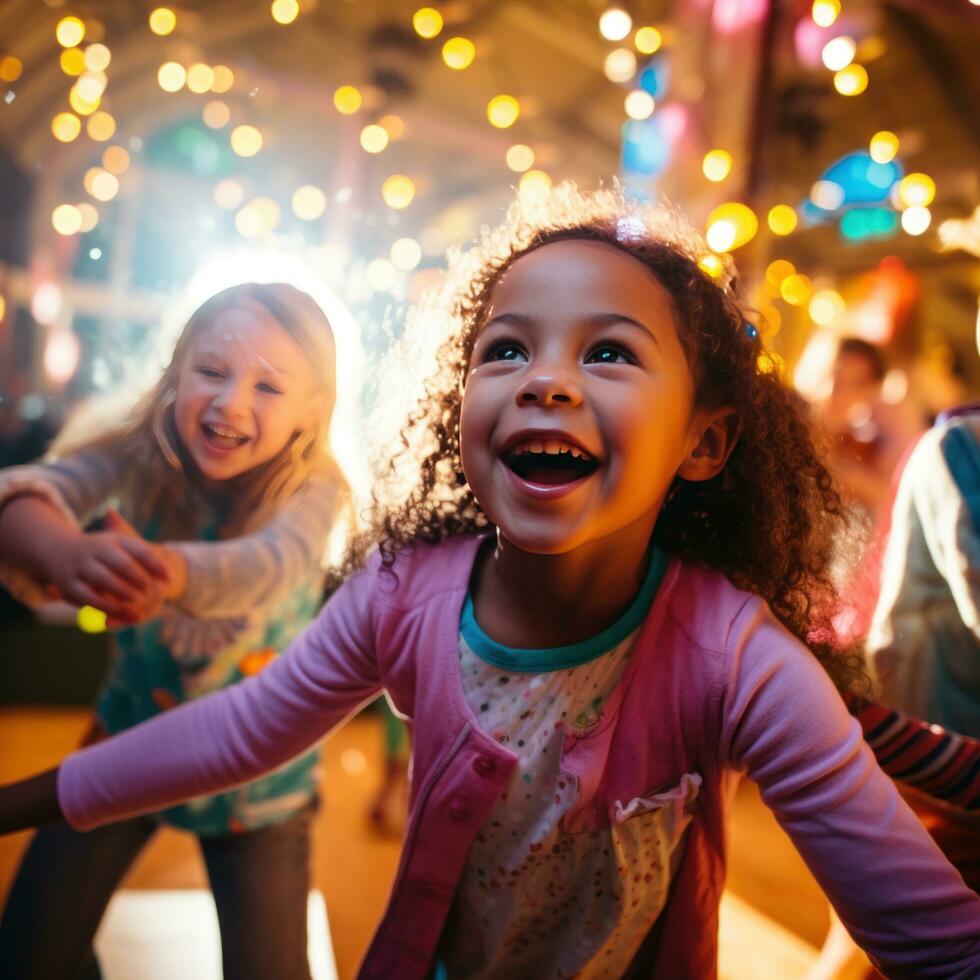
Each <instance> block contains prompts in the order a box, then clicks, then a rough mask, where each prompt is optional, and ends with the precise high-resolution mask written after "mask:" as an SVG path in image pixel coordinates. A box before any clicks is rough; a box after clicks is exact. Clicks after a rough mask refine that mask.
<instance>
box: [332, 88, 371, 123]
mask: <svg viewBox="0 0 980 980" xmlns="http://www.w3.org/2000/svg"><path fill="white" fill-rule="evenodd" d="M363 101H364V97H363V96H362V95H361V92H360V90H359V89H357V88H355V87H354V86H353V85H341V86H340V88H339V89H337V91H336V92H334V94H333V104H334V105H335V106H336V108H337V111H338V112H342V113H343V114H344V115H345V116H353V115H354V113H355V112H357V110H358V109H360V108H361V103H362V102H363Z"/></svg>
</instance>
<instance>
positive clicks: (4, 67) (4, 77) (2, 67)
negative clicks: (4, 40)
mask: <svg viewBox="0 0 980 980" xmlns="http://www.w3.org/2000/svg"><path fill="white" fill-rule="evenodd" d="M23 70H24V65H23V62H22V61H21V60H20V58H15V57H14V56H13V55H12V54H8V55H7V56H6V57H5V58H0V81H2V82H16V81H17V79H18V78H20V74H21V72H22V71H23Z"/></svg>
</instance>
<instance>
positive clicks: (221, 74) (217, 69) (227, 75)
mask: <svg viewBox="0 0 980 980" xmlns="http://www.w3.org/2000/svg"><path fill="white" fill-rule="evenodd" d="M211 71H212V72H213V73H214V81H212V82H211V91H212V92H218V93H219V94H220V93H221V92H227V91H229V90H230V89H231V87H232V85H234V84H235V73H234V72H233V71H232V70H231V69H230V68H229V67H228V66H227V65H215V66H214V67H213V68H212V69H211Z"/></svg>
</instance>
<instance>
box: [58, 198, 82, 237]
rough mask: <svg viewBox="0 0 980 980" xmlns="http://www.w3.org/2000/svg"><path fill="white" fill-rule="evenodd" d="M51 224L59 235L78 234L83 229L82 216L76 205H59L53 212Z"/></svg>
mask: <svg viewBox="0 0 980 980" xmlns="http://www.w3.org/2000/svg"><path fill="white" fill-rule="evenodd" d="M51 224H52V225H53V227H54V230H55V231H56V232H57V233H58V234H59V235H74V234H77V232H78V231H79V229H80V228H81V227H82V215H81V212H80V211H79V210H78V208H76V207H75V205H74V204H59V205H58V206H57V207H56V208H55V209H54V211H52V212H51Z"/></svg>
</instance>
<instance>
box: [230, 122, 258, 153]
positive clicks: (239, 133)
mask: <svg viewBox="0 0 980 980" xmlns="http://www.w3.org/2000/svg"><path fill="white" fill-rule="evenodd" d="M231 148H232V150H234V151H235V153H237V154H238V155H239V156H240V157H254V156H255V154H256V153H258V152H259V150H261V149H262V134H261V133H260V132H259V131H258V130H257V129H256V128H255V127H254V126H248V125H245V126H236V127H235V128H234V129H233V130H232V131H231Z"/></svg>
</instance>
